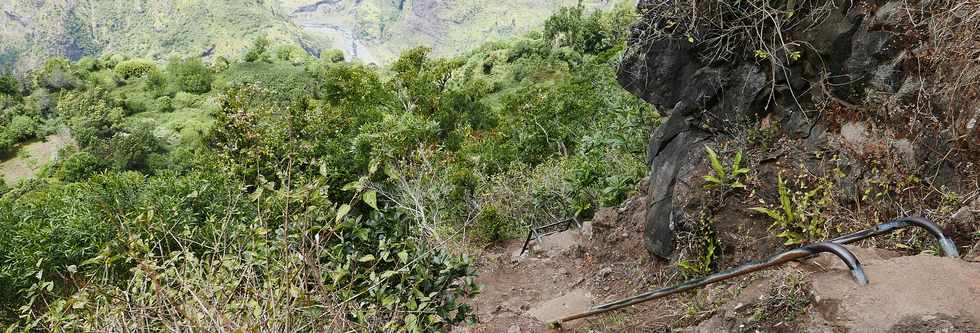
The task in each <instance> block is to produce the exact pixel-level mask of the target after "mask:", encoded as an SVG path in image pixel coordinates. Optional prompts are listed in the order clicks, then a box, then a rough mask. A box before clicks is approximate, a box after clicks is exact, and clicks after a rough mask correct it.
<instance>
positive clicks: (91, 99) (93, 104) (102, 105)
mask: <svg viewBox="0 0 980 333" xmlns="http://www.w3.org/2000/svg"><path fill="white" fill-rule="evenodd" d="M108 100H109V97H108V95H107V93H106V92H105V91H104V90H102V89H99V88H96V89H92V90H87V91H84V92H69V93H65V94H62V95H61V97H59V98H58V104H57V105H58V107H57V109H58V112H57V114H58V116H60V117H62V119H65V120H66V122H67V124H68V128H69V129H71V132H72V137H73V138H75V141H77V142H78V143H79V144H80V145H81V146H82V147H87V146H89V145H92V144H94V143H96V142H97V141H98V140H99V139H103V138H108V137H110V136H112V134H113V133H114V132H115V130H116V128H117V127H118V126H119V125H120V124H121V123H122V120H123V118H124V117H125V111H123V109H122V108H119V107H113V106H112V105H111V104H110V103H109V101H108Z"/></svg>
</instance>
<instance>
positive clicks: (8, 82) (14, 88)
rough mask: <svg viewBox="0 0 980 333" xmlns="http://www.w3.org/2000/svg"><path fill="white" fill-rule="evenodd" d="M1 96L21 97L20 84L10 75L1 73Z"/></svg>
mask: <svg viewBox="0 0 980 333" xmlns="http://www.w3.org/2000/svg"><path fill="white" fill-rule="evenodd" d="M0 95H8V96H17V95H20V83H19V82H17V78H16V77H14V76H13V75H12V74H10V73H0Z"/></svg>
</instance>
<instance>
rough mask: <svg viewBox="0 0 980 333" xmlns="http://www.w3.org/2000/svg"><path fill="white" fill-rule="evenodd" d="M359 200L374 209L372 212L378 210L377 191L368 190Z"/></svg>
mask: <svg viewBox="0 0 980 333" xmlns="http://www.w3.org/2000/svg"><path fill="white" fill-rule="evenodd" d="M361 199H362V200H364V203H366V204H367V205H368V206H371V208H374V210H378V191H375V190H368V191H367V192H364V195H362V196H361Z"/></svg>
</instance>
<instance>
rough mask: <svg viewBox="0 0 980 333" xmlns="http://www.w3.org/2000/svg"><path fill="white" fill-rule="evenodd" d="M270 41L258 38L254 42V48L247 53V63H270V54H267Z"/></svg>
mask: <svg viewBox="0 0 980 333" xmlns="http://www.w3.org/2000/svg"><path fill="white" fill-rule="evenodd" d="M269 44H270V42H269V39H268V38H265V37H259V38H256V39H255V41H254V42H252V47H251V48H249V49H248V52H247V53H245V62H257V61H263V62H269V54H268V53H267V51H268V49H269Z"/></svg>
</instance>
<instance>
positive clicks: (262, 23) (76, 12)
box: [0, 0, 327, 69]
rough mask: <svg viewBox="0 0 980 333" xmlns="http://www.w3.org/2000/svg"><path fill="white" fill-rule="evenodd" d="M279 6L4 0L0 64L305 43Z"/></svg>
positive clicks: (232, 1) (235, 52)
mask: <svg viewBox="0 0 980 333" xmlns="http://www.w3.org/2000/svg"><path fill="white" fill-rule="evenodd" d="M274 8H275V7H274V6H270V5H265V4H262V3H261V2H259V3H256V2H254V1H252V2H243V1H236V0H214V1H213V0H186V1H154V0H139V1H128V0H108V1H106V0H77V1H69V0H55V1H24V0H14V1H5V2H3V3H2V4H0V11H2V12H3V13H2V15H0V26H2V27H3V29H2V30H0V40H3V43H2V44H0V65H3V64H15V65H16V67H17V68H18V69H25V68H30V67H34V66H36V65H38V64H39V63H40V60H41V59H43V58H44V57H48V56H55V55H61V56H66V57H68V58H69V59H73V60H76V59H79V58H80V57H82V56H85V55H99V54H101V53H107V52H111V53H120V54H124V55H127V56H133V57H149V58H155V59H166V58H167V57H169V56H171V55H174V54H176V55H182V56H197V55H224V56H234V57H237V56H239V55H240V54H241V52H242V50H243V49H244V48H245V46H247V45H249V44H251V42H252V40H254V39H255V38H256V37H259V36H267V37H269V38H270V39H273V40H280V41H290V42H294V43H300V42H302V43H303V44H306V45H319V44H326V43H327V41H324V40H317V39H314V38H308V37H306V35H305V34H304V33H303V31H302V30H301V29H299V28H297V27H296V26H294V25H292V24H290V23H289V22H288V21H287V20H285V19H284V18H282V17H280V16H279V15H277V14H276V13H275V10H274Z"/></svg>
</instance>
